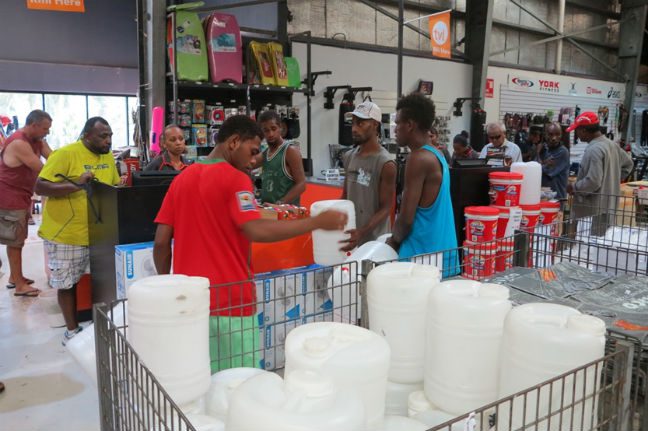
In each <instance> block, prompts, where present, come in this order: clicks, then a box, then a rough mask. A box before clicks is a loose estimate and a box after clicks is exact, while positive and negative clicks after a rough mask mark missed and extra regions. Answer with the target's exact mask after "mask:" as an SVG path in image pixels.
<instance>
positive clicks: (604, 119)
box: [598, 106, 610, 126]
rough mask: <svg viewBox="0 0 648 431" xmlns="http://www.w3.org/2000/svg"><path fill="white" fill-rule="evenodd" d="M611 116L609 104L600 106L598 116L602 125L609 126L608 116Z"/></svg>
mask: <svg viewBox="0 0 648 431" xmlns="http://www.w3.org/2000/svg"><path fill="white" fill-rule="evenodd" d="M609 116H610V109H609V108H608V107H607V106H599V108H598V117H599V124H600V125H601V126H607V123H608V118H609Z"/></svg>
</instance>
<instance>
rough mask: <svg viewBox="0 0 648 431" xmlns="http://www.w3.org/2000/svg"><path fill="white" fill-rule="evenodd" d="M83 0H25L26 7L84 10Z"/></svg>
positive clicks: (62, 10) (61, 10) (72, 10)
mask: <svg viewBox="0 0 648 431" xmlns="http://www.w3.org/2000/svg"><path fill="white" fill-rule="evenodd" d="M83 1H84V0H27V9H34V10H54V11H59V12H85V6H84V4H83Z"/></svg>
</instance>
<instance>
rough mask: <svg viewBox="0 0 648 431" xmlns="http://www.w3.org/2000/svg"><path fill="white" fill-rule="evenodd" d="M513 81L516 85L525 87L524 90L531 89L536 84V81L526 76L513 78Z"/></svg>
mask: <svg viewBox="0 0 648 431" xmlns="http://www.w3.org/2000/svg"><path fill="white" fill-rule="evenodd" d="M511 82H512V83H513V85H515V86H516V87H518V88H521V89H524V90H529V89H531V88H532V87H533V86H534V82H533V81H532V80H530V79H526V78H520V77H515V78H513V79H511Z"/></svg>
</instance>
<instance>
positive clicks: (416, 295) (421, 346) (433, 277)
mask: <svg viewBox="0 0 648 431" xmlns="http://www.w3.org/2000/svg"><path fill="white" fill-rule="evenodd" d="M440 280H441V273H440V271H439V269H438V268H436V267H434V266H428V265H420V264H416V263H412V262H391V263H386V264H384V265H380V266H378V267H376V268H374V269H373V270H372V271H371V272H370V273H369V276H368V277H367V303H368V306H369V329H371V330H372V331H373V332H375V333H376V334H379V335H382V336H383V337H385V339H386V340H387V342H388V343H389V347H390V348H391V363H390V365H389V380H391V381H392V382H397V383H417V382H422V381H423V368H424V363H425V323H426V316H427V299H428V296H429V294H430V291H431V290H432V288H433V287H434V286H436V285H437V284H439V281H440Z"/></svg>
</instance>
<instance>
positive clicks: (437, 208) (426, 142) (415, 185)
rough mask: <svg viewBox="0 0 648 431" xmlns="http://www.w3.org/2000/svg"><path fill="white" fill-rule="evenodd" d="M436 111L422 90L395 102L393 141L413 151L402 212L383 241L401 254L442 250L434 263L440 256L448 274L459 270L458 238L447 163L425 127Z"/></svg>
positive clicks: (403, 255)
mask: <svg viewBox="0 0 648 431" xmlns="http://www.w3.org/2000/svg"><path fill="white" fill-rule="evenodd" d="M434 116H435V108H434V103H433V102H432V101H431V100H430V99H428V98H427V97H425V96H424V95H422V94H420V93H412V94H410V95H408V96H405V97H403V98H401V99H400V100H399V101H398V104H397V105H396V142H397V143H398V145H399V146H401V147H404V146H407V147H409V149H410V151H411V152H410V155H409V158H408V159H407V164H406V166H405V181H404V185H403V196H402V201H401V208H400V213H399V214H398V217H397V219H396V223H395V224H394V228H393V231H392V232H393V233H392V236H391V238H390V239H389V240H388V241H387V244H389V245H390V246H391V247H393V248H394V250H396V251H398V256H399V258H401V259H407V258H411V257H413V256H418V255H421V254H432V253H437V252H444V253H443V259H442V260H441V259H439V260H438V261H437V266H441V262H443V276H444V277H449V276H452V275H456V274H458V273H459V267H458V260H457V252H456V248H457V238H456V236H455V225H454V216H453V212H452V200H451V198H450V172H449V170H448V164H447V162H446V160H445V158H444V157H443V154H441V153H440V152H439V151H438V150H437V149H436V148H434V147H432V146H431V145H430V137H429V134H428V131H429V130H430V127H431V126H432V122H433V121H434ZM450 250H451V251H450ZM439 257H440V256H439ZM423 262H424V263H426V262H429V260H428V259H424V260H423Z"/></svg>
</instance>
